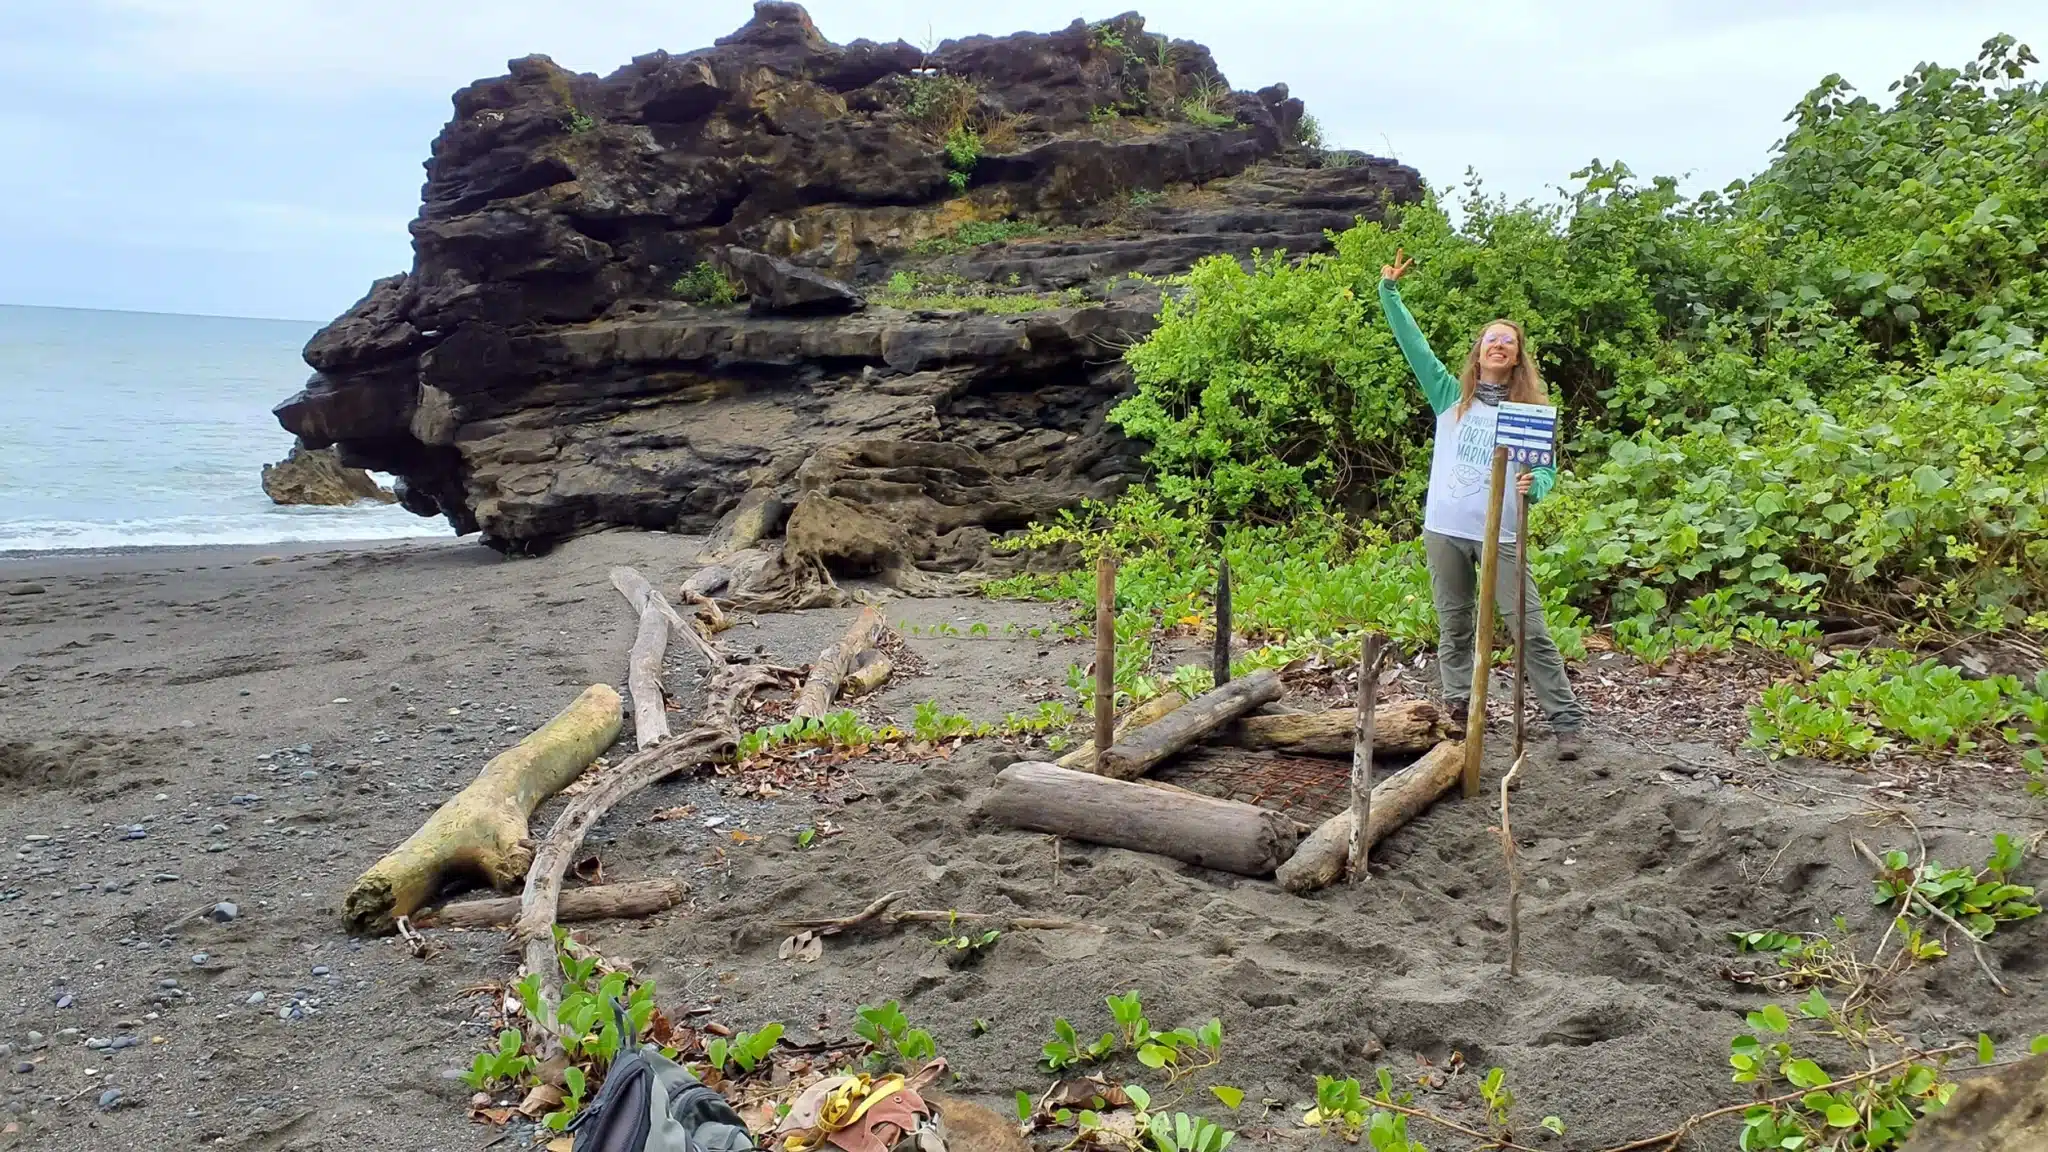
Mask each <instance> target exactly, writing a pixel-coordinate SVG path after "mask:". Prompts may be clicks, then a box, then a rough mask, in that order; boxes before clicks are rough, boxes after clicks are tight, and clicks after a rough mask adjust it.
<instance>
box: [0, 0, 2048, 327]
mask: <svg viewBox="0 0 2048 1152" xmlns="http://www.w3.org/2000/svg"><path fill="white" fill-rule="evenodd" d="M1132 6H1133V0H1120V2H1111V3H1087V4H1083V5H1082V6H1080V7H1079V8H1078V9H1075V10H1064V11H1063V10H1061V9H1058V8H1057V7H1052V6H1047V5H1045V4H1042V3H1022V2H1018V0H981V2H977V3H974V4H964V3H959V2H958V0H817V2H815V3H812V4H810V5H809V8H810V11H811V15H812V17H813V19H814V20H815V21H816V22H817V24H818V26H819V28H820V29H821V30H822V31H823V32H824V33H825V35H827V36H829V37H831V38H832V39H834V40H837V41H839V42H841V43H844V42H846V41H848V40H853V39H856V38H858V37H863V36H865V37H868V38H870V39H874V40H894V39H899V38H901V39H907V40H910V41H912V42H919V41H922V40H923V39H924V38H925V36H926V34H927V30H929V31H930V32H931V33H933V34H935V35H936V36H937V37H938V38H939V39H945V38H947V37H951V36H959V35H967V34H972V33H977V32H988V33H997V34H1000V33H1007V32H1011V31H1016V30H1020V29H1033V30H1041V31H1043V30H1050V29H1052V28H1054V27H1057V26H1061V25H1064V24H1065V23H1067V21H1069V20H1071V19H1072V18H1073V17H1074V16H1083V17H1086V18H1089V19H1101V18H1103V17H1107V16H1112V15H1116V14H1117V13H1119V12H1122V11H1126V10H1128V9H1129V8H1130V7H1132ZM751 10H752V6H751V3H750V2H749V0H578V2H575V3H568V2H565V0H491V2H489V3H483V2H480V0H0V72H4V74H5V75H6V76H7V77H8V78H9V84H8V86H7V89H8V96H7V98H6V99H5V100H4V101H0V157H4V162H0V303H13V304H50V305H67V306H75V307H90V308H121V309H140V310H146V311H169V312H203V313H214V314H222V315H241V316H275V317H287V318H295V319H321V320H324V319H327V318H329V317H332V316H333V315H334V314H336V313H338V312H340V311H341V310H343V309H344V308H346V307H348V305H350V304H351V303H353V302H354V301H355V300H356V299H357V297H359V296H360V295H361V294H362V292H363V290H364V289H365V288H366V287H367V286H368V285H369V282H370V281H371V280H372V279H374V278H376V277H378V276H382V275H386V274H389V273H391V272H395V271H399V270H402V269H404V268H406V267H408V266H409V265H410V263H411V249H410V245H409V241H408V237H407V235H406V230H405V226H406V222H407V221H408V220H410V219H411V218H412V216H413V213H414V211H415V210H416V208H417V207H418V203H419V186H420V182H421V179H422V175H421V170H420V163H421V161H422V160H424V159H425V158H426V153H427V146H428V144H429V142H430V141H431V140H432V138H433V136H434V134H435V133H436V132H437V131H439V129H440V127H441V125H442V124H443V122H444V121H446V119H447V117H448V113H449V99H448V98H449V95H450V93H452V92H453V91H454V90H455V89H456V88H458V87H461V86H462V85H464V84H467V83H469V82H470V81H471V80H474V79H476V78H478V77H482V76H492V75H499V74H502V73H503V72H504V70H505V62H506V61H507V60H508V59H511V58H513V57H517V56H521V55H525V54H526V53H529V52H542V53H546V54H548V55H550V56H553V57H554V58H555V60H556V61H558V62H559V63H561V64H563V65H566V66H568V67H571V68H574V69H577V70H580V71H588V72H597V73H605V72H609V71H611V70H612V69H613V68H616V67H617V66H619V65H621V64H623V63H625V62H626V61H627V60H629V59H630V58H631V57H633V56H634V55H637V54H639V53H643V52H646V51H649V50H651V49H654V48H666V49H669V50H670V51H675V52H681V51H687V50H689V49H692V48H697V47H702V46H704V45H707V44H709V43H710V42H711V41H712V40H713V39H714V38H716V37H718V36H721V35H724V34H725V33H727V32H730V31H732V30H733V29H734V28H736V27H738V26H739V25H741V24H742V23H744V22H745V21H746V19H747V17H748V15H749V14H750V12H751ZM1140 10H1141V11H1143V12H1145V14H1146V17H1147V20H1148V24H1149V27H1150V28H1151V29H1152V30H1153V31H1158V32H1164V33H1166V34H1168V35H1170V36H1173V37H1176V38H1187V39H1194V40H1199V41H1201V42H1203V43H1205V44H1208V45H1209V46H1210V47H1211V49H1212V50H1213V51H1214V52H1215V55H1216V59H1217V61H1218V63H1219V64H1220V65H1221V66H1222V68H1223V70H1224V72H1225V73H1226V74H1227V75H1228V76H1229V78H1230V80H1231V82H1232V83H1233V84H1234V85H1235V86H1236V87H1239V88H1258V87H1261V86H1263V85H1266V84H1270V83H1273V82H1275V81H1285V82H1286V83H1287V84H1289V85H1290V86H1291V87H1292V88H1293V90H1294V93H1295V95H1297V96H1300V97H1301V98H1302V99H1304V100H1305V101H1306V102H1307V103H1308V107H1309V109H1310V111H1311V112H1313V113H1314V114H1315V115H1316V116H1317V117H1318V118H1319V119H1320V120H1321V121H1322V122H1323V124H1324V125H1325V128H1326V131H1327V135H1328V136H1329V138H1330V142H1331V143H1333V144H1338V145H1343V146H1347V147H1355V148H1363V149H1366V150H1367V151H1371V152H1375V153H1379V154H1381V155H1392V156H1394V157H1396V158H1398V159H1400V160H1401V161H1403V162H1405V163H1408V164H1411V165H1413V166H1415V167H1416V168H1418V169H1420V170H1421V172H1422V174H1423V175H1424V176H1425V177H1426V178H1427V179H1428V180H1429V181H1430V182H1431V183H1432V184H1433V185H1434V186H1436V187H1438V188H1448V187H1451V186H1454V185H1456V184H1457V183H1458V181H1459V180H1460V178H1461V177H1462V174H1463V172H1464V170H1465V169H1466V168H1467V167H1468V166H1469V167H1474V168H1477V169H1478V170H1479V171H1480V173H1481V175H1482V176H1484V177H1485V178H1486V180H1487V181H1488V183H1489V184H1490V185H1491V186H1493V187H1495V188H1498V189H1500V190H1502V191H1505V192H1508V193H1509V194H1511V195H1514V196H1518V197H1519V196H1537V195H1544V194H1546V192H1547V190H1548V189H1549V188H1550V187H1552V186H1554V185H1556V184H1558V183H1560V182H1562V181H1563V180H1564V179H1565V177H1566V176H1567V174H1569V173H1570V172H1571V171H1572V170H1573V169H1574V168H1576V167H1579V166H1580V165H1582V164H1583V163H1584V162H1585V161H1587V160H1589V159H1592V158H1594V157H1598V158H1601V159H1616V158H1619V159H1622V160H1625V161H1626V162H1627V163H1628V164H1629V165H1630V166H1631V167H1633V168H1634V169H1635V170H1636V171H1637V172H1639V173H1643V174H1656V173H1668V174H1672V175H1680V176H1689V177H1690V179H1688V181H1687V183H1688V186H1690V187H1693V188H1698V187H1703V186H1718V185H1720V184H1723V183H1726V182H1727V181H1728V180H1731V179H1735V178H1738V177H1742V176H1746V175H1749V174H1750V173H1752V172H1754V171H1755V170H1756V169H1758V168H1759V167H1761V166H1762V165H1763V164H1764V163H1765V161H1766V159H1767V157H1768V155H1769V151H1770V147H1771V145H1772V144H1773V143H1774V142H1775V141H1776V140H1777V139H1778V137H1779V135H1780V134H1781V132H1782V125H1781V123H1780V121H1781V119H1782V117H1783V116H1784V114H1785V112H1786V111H1787V110H1789V109H1790V108H1791V107H1792V105H1793V104H1794V103H1795V102H1796V101H1797V100H1798V99H1799V97H1800V96H1801V95H1803V94H1804V93H1805V92H1806V91H1807V90H1808V89H1810V88H1811V87H1813V85H1814V84H1815V82H1816V81H1818V80H1819V79H1820V78H1821V77H1822V76H1824V75H1826V74H1827V73H1829V72H1841V73H1843V74H1844V75H1845V76H1847V77H1848V78H1849V80H1850V82H1851V83H1853V84H1855V85H1857V86H1858V87H1859V88H1861V89H1862V90H1863V91H1865V92H1867V93H1869V94H1870V95H1872V96H1873V97H1881V96H1882V95H1883V94H1884V89H1885V86H1886V85H1888V84H1889V83H1890V82H1891V81H1892V80H1894V79H1896V78H1897V77H1898V76H1899V75H1900V74H1902V73H1903V72H1905V71H1906V70H1907V69H1909V68H1911V67H1912V66H1913V65H1914V64H1915V63H1917V62H1920V61H1922V60H1930V59H1931V60H1935V61H1938V62H1940V63H1944V64H1952V65H1960V64H1962V63H1965V62H1967V61H1968V60H1970V59H1971V58H1973V57H1974V56H1975V54H1976V50H1977V47H1978V45H1979V44H1981V43H1982V42H1983V41H1984V40H1985V39H1986V38H1988V37H1990V36H1992V35H1993V34H1995V33H1998V32H2010V33H2013V34H2014V35H2016V36H2018V37H2020V39H2022V40H2024V41H2027V42H2029V43H2031V44H2033V45H2034V46H2035V47H2036V48H2037V49H2039V50H2043V51H2048V0H1696V2H1695V0H1686V2H1677V0H1399V2H1398V3H1393V2H1381V0H1293V2H1284V0H1283V2H1279V3H1273V2H1268V3H1263V4H1247V3H1244V2H1243V0H1159V2H1157V3H1154V4H1152V5H1151V6H1149V7H1145V8H1141V9H1140Z"/></svg>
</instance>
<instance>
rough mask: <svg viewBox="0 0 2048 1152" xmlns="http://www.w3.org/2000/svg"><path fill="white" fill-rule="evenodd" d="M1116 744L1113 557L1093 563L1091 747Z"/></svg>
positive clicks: (1114, 564) (1099, 559)
mask: <svg viewBox="0 0 2048 1152" xmlns="http://www.w3.org/2000/svg"><path fill="white" fill-rule="evenodd" d="M1115 743H1116V557H1114V556H1111V555H1110V554H1109V553H1107V552H1105V553H1103V554H1102V555H1101V556H1100V557H1098V558H1097V559H1096V561H1095V747H1096V748H1098V749H1100V750H1103V751H1107V750H1108V749H1109V748H1110V746H1111V745H1113V744H1115Z"/></svg>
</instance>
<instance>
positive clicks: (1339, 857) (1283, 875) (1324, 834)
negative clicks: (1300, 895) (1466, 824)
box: [1279, 740, 1465, 892]
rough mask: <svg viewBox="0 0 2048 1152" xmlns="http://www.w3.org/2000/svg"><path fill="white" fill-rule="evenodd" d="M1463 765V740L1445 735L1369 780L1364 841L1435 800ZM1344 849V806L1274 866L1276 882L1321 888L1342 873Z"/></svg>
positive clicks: (1347, 815) (1347, 838)
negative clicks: (1371, 784)
mask: <svg viewBox="0 0 2048 1152" xmlns="http://www.w3.org/2000/svg"><path fill="white" fill-rule="evenodd" d="M1464 766H1465V749H1464V746H1463V745H1460V744H1458V743H1456V742H1455V741H1451V740H1446V741H1444V742H1443V743H1441V744H1438V745H1437V746H1436V747H1435V748H1432V749H1430V750H1429V752H1427V753H1426V754H1424V756H1423V757H1422V759H1420V760H1417V761H1416V762H1415V763H1413V764H1410V765H1409V766H1408V767H1406V768H1403V769H1402V770H1401V771H1399V772H1396V773H1395V774H1394V775H1392V776H1389V777H1387V778H1386V779H1385V780H1382V781H1380V782H1379V783H1378V784H1377V785H1374V787H1373V790H1372V815H1371V817H1370V818H1369V819H1368V820H1367V822H1366V829H1365V846H1366V847H1367V848H1371V847H1372V845H1374V844H1377V843H1379V842H1380V841H1381V840H1382V839H1384V838H1385V837H1386V835H1387V834H1388V833H1390V832H1392V831H1393V830H1394V829H1396V828H1399V827H1400V826H1401V825H1403V824H1406V823H1407V822H1408V821H1410V820H1413V819H1414V818H1415V817H1417V816H1419V815H1421V814H1422V812H1423V810H1424V809H1426V808H1428V807H1429V806H1430V805H1431V804H1434V803H1436V801H1437V799H1438V798H1440V797H1441V796H1443V794H1444V793H1446V792H1448V791H1450V790H1451V786H1452V785H1454V784H1456V783H1458V780H1459V776H1460V774H1461V773H1462V771H1463V770H1464ZM1350 855H1351V809H1349V808H1346V809H1345V810H1344V811H1342V812H1339V813H1338V814H1336V815H1335V816H1332V817H1330V818H1329V819H1328V820H1325V821H1323V823H1322V825H1321V826H1319V827H1318V828H1317V829H1316V830H1315V831H1314V832H1311V833H1309V834H1308V838H1307V839H1305V840H1303V841H1302V842H1301V847H1299V848H1297V849H1295V852H1294V855H1293V856H1292V857H1291V858H1289V859H1288V861H1287V862H1286V863H1285V864H1282V865H1281V866H1280V868H1279V880H1280V886H1281V887H1282V888H1285V889H1287V890H1288V891H1289V892H1312V891H1314V890H1316V889H1318V888H1326V887H1328V886H1329V885H1331V884H1333V883H1335V882H1336V880H1337V877H1339V876H1341V875H1343V874H1344V869H1345V866H1346V865H1347V864H1348V863H1349V860H1350Z"/></svg>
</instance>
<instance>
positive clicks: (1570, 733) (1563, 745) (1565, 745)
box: [1554, 728, 1586, 760]
mask: <svg viewBox="0 0 2048 1152" xmlns="http://www.w3.org/2000/svg"><path fill="white" fill-rule="evenodd" d="M1554 747H1555V748H1556V751H1557V758H1558V759H1559V760H1577V759H1578V758H1579V753H1580V752H1582V751H1584V750H1585V747H1586V737H1585V734H1584V733H1582V732H1580V731H1579V730H1578V729H1576V728H1567V729H1565V730H1564V731H1562V732H1559V733H1558V734H1557V740H1556V744H1555V745H1554Z"/></svg>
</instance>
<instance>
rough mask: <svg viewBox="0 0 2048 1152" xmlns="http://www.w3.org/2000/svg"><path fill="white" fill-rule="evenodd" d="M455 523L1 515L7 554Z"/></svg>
mask: <svg viewBox="0 0 2048 1152" xmlns="http://www.w3.org/2000/svg"><path fill="white" fill-rule="evenodd" d="M448 534H449V531H448V525H447V523H446V522H445V521H442V520H439V519H432V520H428V519H423V518H421V517H418V516H414V515H413V514H412V513H410V512H407V511H405V510H404V509H402V508H396V507H390V506H386V505H357V506H354V507H348V508H277V509H274V510H266V511H263V512H241V513H225V514H220V515H205V516H164V517H158V518H154V519H134V520H0V552H56V551H87V552H89V551H94V550H98V549H115V548H162V547H175V546H186V545H201V544H211V545H219V544H303V543H316V542H319V541H323V540H399V539H407V538H411V537H432V536H447V535H448Z"/></svg>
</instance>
